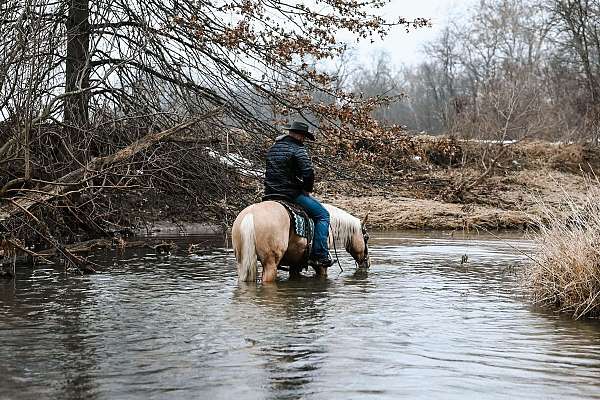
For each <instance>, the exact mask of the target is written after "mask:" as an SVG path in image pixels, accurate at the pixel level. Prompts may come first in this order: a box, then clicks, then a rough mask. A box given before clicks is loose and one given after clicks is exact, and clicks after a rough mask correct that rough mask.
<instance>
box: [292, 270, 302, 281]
mask: <svg viewBox="0 0 600 400" xmlns="http://www.w3.org/2000/svg"><path fill="white" fill-rule="evenodd" d="M300 271H302V268H301V267H290V279H298V278H300V276H301V274H300Z"/></svg>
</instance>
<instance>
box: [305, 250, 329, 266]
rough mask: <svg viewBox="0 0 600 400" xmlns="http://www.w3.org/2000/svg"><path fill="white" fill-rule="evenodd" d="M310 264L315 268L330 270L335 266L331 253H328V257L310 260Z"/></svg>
mask: <svg viewBox="0 0 600 400" xmlns="http://www.w3.org/2000/svg"><path fill="white" fill-rule="evenodd" d="M308 264H309V265H311V266H313V267H321V268H329V267H331V266H332V265H333V259H332V258H331V256H330V255H329V253H327V255H326V256H323V257H317V258H315V259H311V260H309V262H308Z"/></svg>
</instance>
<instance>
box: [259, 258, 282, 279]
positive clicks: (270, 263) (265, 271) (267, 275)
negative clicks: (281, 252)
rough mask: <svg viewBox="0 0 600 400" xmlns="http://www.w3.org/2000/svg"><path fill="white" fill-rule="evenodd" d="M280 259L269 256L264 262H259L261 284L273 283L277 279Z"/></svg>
mask: <svg viewBox="0 0 600 400" xmlns="http://www.w3.org/2000/svg"><path fill="white" fill-rule="evenodd" d="M279 261H281V257H279V258H277V257H273V256H270V257H268V258H267V259H266V260H261V264H262V281H263V283H269V282H273V281H275V279H276V278H277V265H279Z"/></svg>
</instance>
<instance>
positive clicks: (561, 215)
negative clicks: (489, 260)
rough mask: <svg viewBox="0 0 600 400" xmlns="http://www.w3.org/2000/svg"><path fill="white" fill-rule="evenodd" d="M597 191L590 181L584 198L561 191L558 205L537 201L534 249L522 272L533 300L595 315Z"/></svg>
mask: <svg viewBox="0 0 600 400" xmlns="http://www.w3.org/2000/svg"><path fill="white" fill-rule="evenodd" d="M597 184H598V183H597V182H594V186H597ZM599 196H600V190H598V189H597V187H591V188H590V190H589V192H587V194H586V196H585V197H584V199H583V201H581V199H577V200H575V199H574V198H572V196H570V195H569V194H567V193H565V194H564V196H563V203H562V204H563V209H562V210H560V209H557V208H553V207H542V209H543V216H544V218H543V220H539V221H538V227H539V232H538V233H537V234H536V236H535V238H536V242H537V255H536V257H535V262H533V263H532V264H531V265H530V266H529V267H528V268H527V270H526V272H525V274H524V282H525V285H526V286H527V287H529V289H530V290H531V293H532V295H533V298H534V301H535V302H536V303H537V304H539V305H541V306H544V307H547V308H552V309H557V310H559V311H561V312H566V313H570V314H572V315H573V317H574V318H581V317H599V316H600V203H599V202H598V198H599ZM565 215H566V216H565Z"/></svg>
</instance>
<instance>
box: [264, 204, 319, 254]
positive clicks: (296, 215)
mask: <svg viewBox="0 0 600 400" xmlns="http://www.w3.org/2000/svg"><path fill="white" fill-rule="evenodd" d="M262 200H263V201H275V202H277V203H279V204H281V205H282V206H283V207H284V208H285V209H286V210H287V212H288V214H289V216H290V223H291V225H292V227H293V229H294V233H295V234H296V235H298V236H300V237H303V238H306V240H307V242H308V245H307V246H306V251H305V254H304V261H305V262H308V259H309V257H310V253H311V250H312V245H313V239H314V236H315V223H314V221H313V220H312V218H310V217H309V216H308V214H307V213H306V211H304V209H303V208H302V207H300V206H299V205H298V204H296V203H293V202H292V201H290V199H289V198H288V197H286V196H282V195H266V196H264V197H263V198H262Z"/></svg>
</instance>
